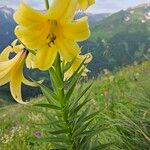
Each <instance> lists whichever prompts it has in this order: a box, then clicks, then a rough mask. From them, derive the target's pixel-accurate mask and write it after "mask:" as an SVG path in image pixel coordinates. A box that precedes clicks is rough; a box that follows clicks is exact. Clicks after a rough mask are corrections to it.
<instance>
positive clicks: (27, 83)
mask: <svg viewBox="0 0 150 150" xmlns="http://www.w3.org/2000/svg"><path fill="white" fill-rule="evenodd" d="M22 82H23V83H24V84H25V85H28V86H32V87H36V86H38V84H37V83H36V82H31V81H29V80H27V79H26V78H25V77H23V78H22Z"/></svg>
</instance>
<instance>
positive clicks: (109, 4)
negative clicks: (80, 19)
mask: <svg viewBox="0 0 150 150" xmlns="http://www.w3.org/2000/svg"><path fill="white" fill-rule="evenodd" d="M25 1H26V2H27V3H28V4H30V5H31V6H32V7H34V8H36V9H40V10H43V9H44V8H45V5H44V0H25ZM50 1H52V0H50ZM20 2H21V0H0V7H2V6H8V7H11V8H14V9H16V8H17V7H18V5H19V3H20ZM142 3H150V0H96V3H95V5H93V6H91V7H90V8H89V9H88V10H87V12H90V13H94V14H97V13H113V12H117V11H119V10H121V9H127V8H128V7H132V6H136V5H139V4H142Z"/></svg>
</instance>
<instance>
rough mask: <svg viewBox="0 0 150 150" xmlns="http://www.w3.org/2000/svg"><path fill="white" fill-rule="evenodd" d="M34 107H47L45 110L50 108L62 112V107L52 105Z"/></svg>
mask: <svg viewBox="0 0 150 150" xmlns="http://www.w3.org/2000/svg"><path fill="white" fill-rule="evenodd" d="M34 106H39V107H45V108H50V109H55V110H61V107H58V106H56V105H51V104H35V105H34Z"/></svg>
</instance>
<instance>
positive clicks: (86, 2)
mask: <svg viewBox="0 0 150 150" xmlns="http://www.w3.org/2000/svg"><path fill="white" fill-rule="evenodd" d="M78 3H79V7H80V8H81V9H82V10H86V9H87V8H88V7H89V6H91V5H92V4H94V3H95V0H78Z"/></svg>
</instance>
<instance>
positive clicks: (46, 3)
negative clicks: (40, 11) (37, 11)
mask: <svg viewBox="0 0 150 150" xmlns="http://www.w3.org/2000/svg"><path fill="white" fill-rule="evenodd" d="M45 6H46V10H48V9H49V1H48V0H45Z"/></svg>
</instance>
